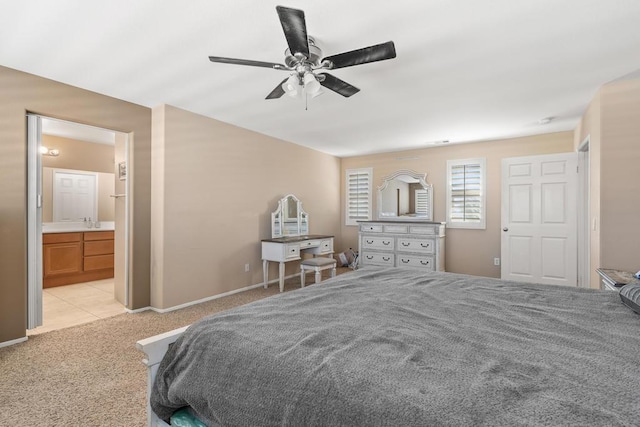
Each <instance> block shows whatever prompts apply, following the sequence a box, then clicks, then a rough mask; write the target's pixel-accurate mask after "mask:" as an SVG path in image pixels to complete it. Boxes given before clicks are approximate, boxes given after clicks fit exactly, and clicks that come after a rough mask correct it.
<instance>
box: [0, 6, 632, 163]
mask: <svg viewBox="0 0 640 427" xmlns="http://www.w3.org/2000/svg"><path fill="white" fill-rule="evenodd" d="M277 4H283V5H285V6H289V7H295V8H299V9H303V10H304V11H305V15H306V22H307V31H308V34H309V35H311V36H314V37H315V39H316V41H317V44H318V45H319V46H320V47H321V48H322V49H323V51H324V55H325V56H328V55H333V54H336V53H340V52H344V51H349V50H353V49H357V48H360V47H365V46H370V45H374V44H378V43H382V42H386V41H388V40H393V41H394V42H395V46H396V51H397V58H395V59H392V60H388V61H382V62H376V63H371V64H365V65H359V66H355V67H349V68H344V69H339V70H334V71H332V72H331V73H332V74H333V75H335V76H336V77H338V78H340V79H342V80H345V81H347V82H349V83H351V84H352V85H354V86H356V87H358V88H360V89H361V92H359V93H357V94H355V95H354V96H352V97H351V98H343V97H342V96H340V95H338V94H336V93H333V92H328V91H327V93H325V94H324V95H322V96H320V97H318V98H315V99H312V100H309V102H308V109H305V105H304V101H302V100H296V99H292V98H289V97H287V96H284V97H282V98H280V99H276V100H265V99H264V98H265V96H266V95H267V94H268V93H269V92H270V91H271V90H272V89H273V88H274V87H275V86H276V85H277V84H278V83H279V82H280V81H282V79H283V78H284V77H286V73H285V72H283V71H276V70H270V69H267V68H258V67H247V66H237V65H228V64H219V63H211V62H210V61H209V60H208V58H207V57H208V56H209V55H215V56H226V57H234V58H242V59H254V60H259V61H267V62H278V63H281V62H283V56H284V55H283V52H284V50H285V48H286V41H285V38H284V35H283V33H282V28H281V26H280V22H279V21H278V16H277V14H276V11H275V6H276V5H277ZM0 10H2V13H0V40H1V42H0V65H4V66H7V67H10V68H15V69H18V70H22V71H26V72H29V73H33V74H37V75H40V76H43V77H47V78H50V79H53V80H57V81H60V82H64V83H67V84H71V85H74V86H78V87H81V88H85V89H89V90H92V91H95V92H98V93H102V94H106V95H110V96H114V97H116V98H120V99H123V100H126V101H130V102H133V103H136V104H141V105H144V106H147V107H154V106H157V105H160V104H170V105H173V106H176V107H180V108H183V109H186V110H189V111H192V112H195V113H198V114H202V115H205V116H210V117H213V118H216V119H218V120H222V121H225V122H229V123H233V124H235V125H238V126H241V127H244V128H248V129H252V130H254V131H257V132H261V133H264V134H267V135H271V136H274V137H278V138H281V139H283V140H286V141H290V142H293V143H296V144H300V145H303V146H308V147H312V148H315V149H317V150H320V151H323V152H326V153H330V154H333V155H336V156H352V155H359V154H365V153H374V152H383V151H395V150H403V149H412V148H422V147H426V146H429V144H433V143H434V142H436V141H441V140H449V141H450V142H451V143H458V142H470V141H480V140H487V139H497V138H507V137H513V136H523V135H531V134H539V133H547V132H556V131H564V130H571V129H573V128H574V127H575V125H576V124H577V121H578V119H579V117H580V116H581V114H582V113H583V112H584V109H585V107H586V106H587V105H588V103H589V102H590V100H591V99H592V97H593V95H594V94H595V92H596V91H597V89H598V88H599V87H600V86H601V85H603V84H604V83H607V82H609V81H612V80H615V79H619V78H624V76H628V75H633V76H636V77H637V76H638V70H640V24H639V22H640V1H638V0H613V1H605V0H535V1H534V0H528V1H525V0H421V1H417V0H395V1H383V0H350V1H338V0H324V1H321V2H320V1H316V2H311V1H303V0H281V1H278V2H273V1H268V0H189V1H178V0H164V1H161V2H159V1H157V0H135V1H131V0H109V1H103V2H93V1H86V0H56V1H50V0H31V1H29V2H19V1H16V0H11V1H9V0H0ZM544 117H554V120H553V121H551V123H549V124H546V125H542V124H540V123H539V120H540V119H542V118H544Z"/></svg>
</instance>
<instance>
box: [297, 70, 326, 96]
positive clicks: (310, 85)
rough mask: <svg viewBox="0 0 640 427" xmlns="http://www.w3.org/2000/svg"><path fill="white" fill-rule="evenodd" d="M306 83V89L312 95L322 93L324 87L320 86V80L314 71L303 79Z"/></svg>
mask: <svg viewBox="0 0 640 427" xmlns="http://www.w3.org/2000/svg"><path fill="white" fill-rule="evenodd" d="M302 82H303V83H304V91H305V92H306V93H307V94H309V95H311V96H312V97H314V96H317V95H320V93H319V92H321V89H322V87H321V86H320V82H319V81H318V79H316V76H314V75H313V73H306V74H305V75H304V78H303V80H302Z"/></svg>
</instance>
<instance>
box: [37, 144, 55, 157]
mask: <svg viewBox="0 0 640 427" xmlns="http://www.w3.org/2000/svg"><path fill="white" fill-rule="evenodd" d="M40 154H42V155H43V156H51V157H58V156H59V155H60V150H58V149H57V148H51V149H49V148H47V147H45V146H40Z"/></svg>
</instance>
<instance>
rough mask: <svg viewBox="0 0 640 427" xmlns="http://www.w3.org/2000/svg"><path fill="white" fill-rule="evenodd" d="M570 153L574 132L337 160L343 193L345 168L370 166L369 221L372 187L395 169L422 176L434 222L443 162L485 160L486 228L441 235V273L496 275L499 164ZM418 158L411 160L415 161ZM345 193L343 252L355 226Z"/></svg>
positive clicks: (353, 242)
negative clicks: (348, 220) (348, 217)
mask: <svg viewBox="0 0 640 427" xmlns="http://www.w3.org/2000/svg"><path fill="white" fill-rule="evenodd" d="M571 151H573V132H559V133H551V134H545V135H538V136H532V137H526V138H514V139H504V140H497V141H487V142H478V143H472V144H458V145H455V144H453V145H442V146H438V147H433V148H425V149H422V150H410V151H403V152H394V153H384V154H376V155H370V156H361V157H350V158H345V159H342V167H341V169H342V174H341V188H342V189H344V186H345V182H344V174H345V170H346V169H351V168H364V167H372V168H373V184H374V197H373V204H374V209H373V212H374V219H375V215H376V214H375V212H377V207H376V195H377V187H378V186H379V185H381V184H382V180H383V178H384V177H385V176H387V175H389V174H391V173H392V172H394V171H396V170H399V169H411V170H414V171H416V172H421V173H427V174H428V175H427V182H429V183H431V184H433V205H434V209H433V214H434V220H435V221H445V217H446V205H445V197H446V168H447V160H453V159H465V158H473V157H484V158H486V161H487V163H486V164H487V228H486V230H464V229H453V228H448V229H447V231H446V234H447V236H446V245H445V247H446V254H445V258H446V266H445V268H446V270H447V271H451V272H455V273H464V274H475V275H479V276H487V277H500V267H496V266H494V265H493V258H495V257H500V237H501V236H500V234H501V231H500V230H501V227H500V198H501V193H500V188H501V185H500V180H501V177H500V164H501V160H502V159H503V158H507V157H519V156H530V155H537V154H550V153H562V152H571ZM416 157H417V159H411V158H416ZM344 210H345V207H344V190H343V197H342V200H341V211H340V218H341V228H342V239H343V245H344V247H345V248H348V247H353V248H356V247H357V245H358V239H357V236H358V234H357V227H355V226H345V225H344Z"/></svg>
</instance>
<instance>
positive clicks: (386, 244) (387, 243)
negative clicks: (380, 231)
mask: <svg viewBox="0 0 640 427" xmlns="http://www.w3.org/2000/svg"><path fill="white" fill-rule="evenodd" d="M390 243H391V242H385V241H384V240H383V241H382V244H383V245H385V246H388V245H389V244H390Z"/></svg>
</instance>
